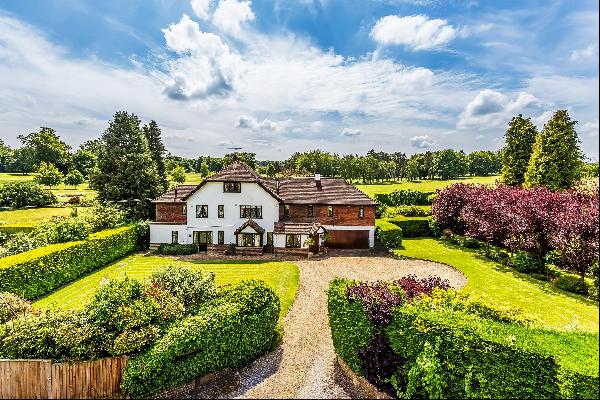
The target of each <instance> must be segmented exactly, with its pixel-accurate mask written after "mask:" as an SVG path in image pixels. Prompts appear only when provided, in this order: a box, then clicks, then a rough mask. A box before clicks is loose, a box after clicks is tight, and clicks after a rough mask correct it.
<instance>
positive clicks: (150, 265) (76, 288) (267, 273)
mask: <svg viewBox="0 0 600 400" xmlns="http://www.w3.org/2000/svg"><path fill="white" fill-rule="evenodd" d="M173 264H177V265H184V266H187V267H190V268H192V269H194V270H199V271H212V272H214V273H215V281H216V283H217V284H218V285H227V284H231V283H235V282H239V281H240V280H242V279H262V280H264V281H266V282H267V283H268V284H269V285H271V287H272V288H273V289H275V291H276V292H277V294H278V295H279V298H280V299H281V315H282V316H283V315H285V314H286V313H287V312H288V310H289V309H290V307H291V306H292V304H293V302H294V299H295V297H296V291H297V290H298V280H299V271H298V266H297V265H296V264H294V263H291V262H262V261H248V262H245V261H239V260H234V261H203V262H189V261H176V260H175V259H173V258H167V257H158V256H144V255H141V254H134V255H132V256H129V257H127V258H125V259H123V260H120V261H117V262H115V263H113V264H110V265H108V266H107V267H105V268H103V269H101V270H99V271H96V272H93V273H92V274H90V275H87V276H85V277H83V278H81V279H79V280H77V281H75V282H73V283H71V284H69V285H66V286H64V287H62V288H60V289H58V290H56V291H54V292H53V293H51V294H49V295H48V296H46V297H44V298H42V299H40V300H38V301H36V302H35V303H34V305H35V306H36V307H38V308H54V309H56V308H61V309H77V308H81V307H83V306H84V305H85V304H86V303H87V302H88V301H89V300H90V299H91V298H92V296H93V294H94V292H95V291H96V289H98V287H99V286H100V283H101V282H102V281H103V280H104V279H113V278H119V277H125V276H128V277H130V278H134V279H139V280H143V279H145V278H147V277H149V276H150V275H151V274H152V273H153V272H154V271H157V270H160V269H162V268H164V267H166V266H168V265H173Z"/></svg>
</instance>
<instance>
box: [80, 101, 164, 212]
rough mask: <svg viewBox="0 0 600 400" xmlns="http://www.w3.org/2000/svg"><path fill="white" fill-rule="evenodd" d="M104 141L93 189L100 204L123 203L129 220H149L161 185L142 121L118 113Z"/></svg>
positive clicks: (100, 150)
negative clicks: (106, 202)
mask: <svg viewBox="0 0 600 400" xmlns="http://www.w3.org/2000/svg"><path fill="white" fill-rule="evenodd" d="M101 140H102V146H100V148H99V153H98V163H97V166H96V168H95V169H94V170H93V172H92V173H91V174H90V187H91V188H92V189H95V190H97V191H98V198H99V199H100V200H101V201H109V202H119V203H122V204H123V208H124V210H125V211H126V213H127V216H128V217H129V218H135V219H143V218H147V217H148V216H149V215H150V212H151V206H150V203H149V201H150V200H152V199H154V198H156V197H157V196H158V195H160V194H161V193H162V182H161V181H160V177H159V176H158V172H157V171H156V165H155V163H154V159H153V158H152V154H151V153H150V148H149V147H148V141H147V140H146V136H145V135H144V133H143V132H142V129H141V128H140V120H139V119H138V117H137V116H135V115H134V114H129V113H127V112H125V111H118V112H116V113H115V115H114V117H113V120H112V121H110V122H109V125H108V128H107V129H106V130H105V131H104V133H103V134H102V137H101Z"/></svg>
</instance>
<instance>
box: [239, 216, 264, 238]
mask: <svg viewBox="0 0 600 400" xmlns="http://www.w3.org/2000/svg"><path fill="white" fill-rule="evenodd" d="M247 226H249V227H251V228H252V229H254V231H255V232H257V233H265V230H264V229H263V227H262V226H260V225H259V224H257V223H256V221H254V220H253V219H249V220H248V221H246V222H244V223H243V224H242V226H240V227H239V228H237V229H236V230H235V232H234V234H236V235H237V234H238V233H241V232H242V231H243V230H244V228H246V227H247Z"/></svg>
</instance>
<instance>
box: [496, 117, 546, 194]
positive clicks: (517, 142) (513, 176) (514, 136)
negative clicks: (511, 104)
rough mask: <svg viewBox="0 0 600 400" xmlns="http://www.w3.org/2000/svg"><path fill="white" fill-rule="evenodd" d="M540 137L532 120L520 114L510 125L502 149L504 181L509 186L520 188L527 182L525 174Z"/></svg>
mask: <svg viewBox="0 0 600 400" xmlns="http://www.w3.org/2000/svg"><path fill="white" fill-rule="evenodd" d="M537 135H538V132H537V128H536V127H535V125H534V124H533V122H531V118H523V115H521V114H519V115H517V116H516V117H513V119H511V120H510V122H509V123H508V129H507V130H506V133H505V134H504V138H505V141H506V143H505V145H504V149H502V181H503V182H504V183H505V184H506V185H509V186H520V185H522V184H523V183H524V182H525V172H526V171H527V167H528V165H529V160H530V159H531V153H532V152H533V145H534V143H535V140H536V137H537Z"/></svg>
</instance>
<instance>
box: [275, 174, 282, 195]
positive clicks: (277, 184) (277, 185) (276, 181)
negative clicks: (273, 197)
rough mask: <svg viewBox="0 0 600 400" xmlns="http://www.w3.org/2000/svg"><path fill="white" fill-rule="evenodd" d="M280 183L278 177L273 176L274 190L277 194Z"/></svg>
mask: <svg viewBox="0 0 600 400" xmlns="http://www.w3.org/2000/svg"><path fill="white" fill-rule="evenodd" d="M280 185H281V182H279V178H275V192H276V193H277V194H279V186H280Z"/></svg>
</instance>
